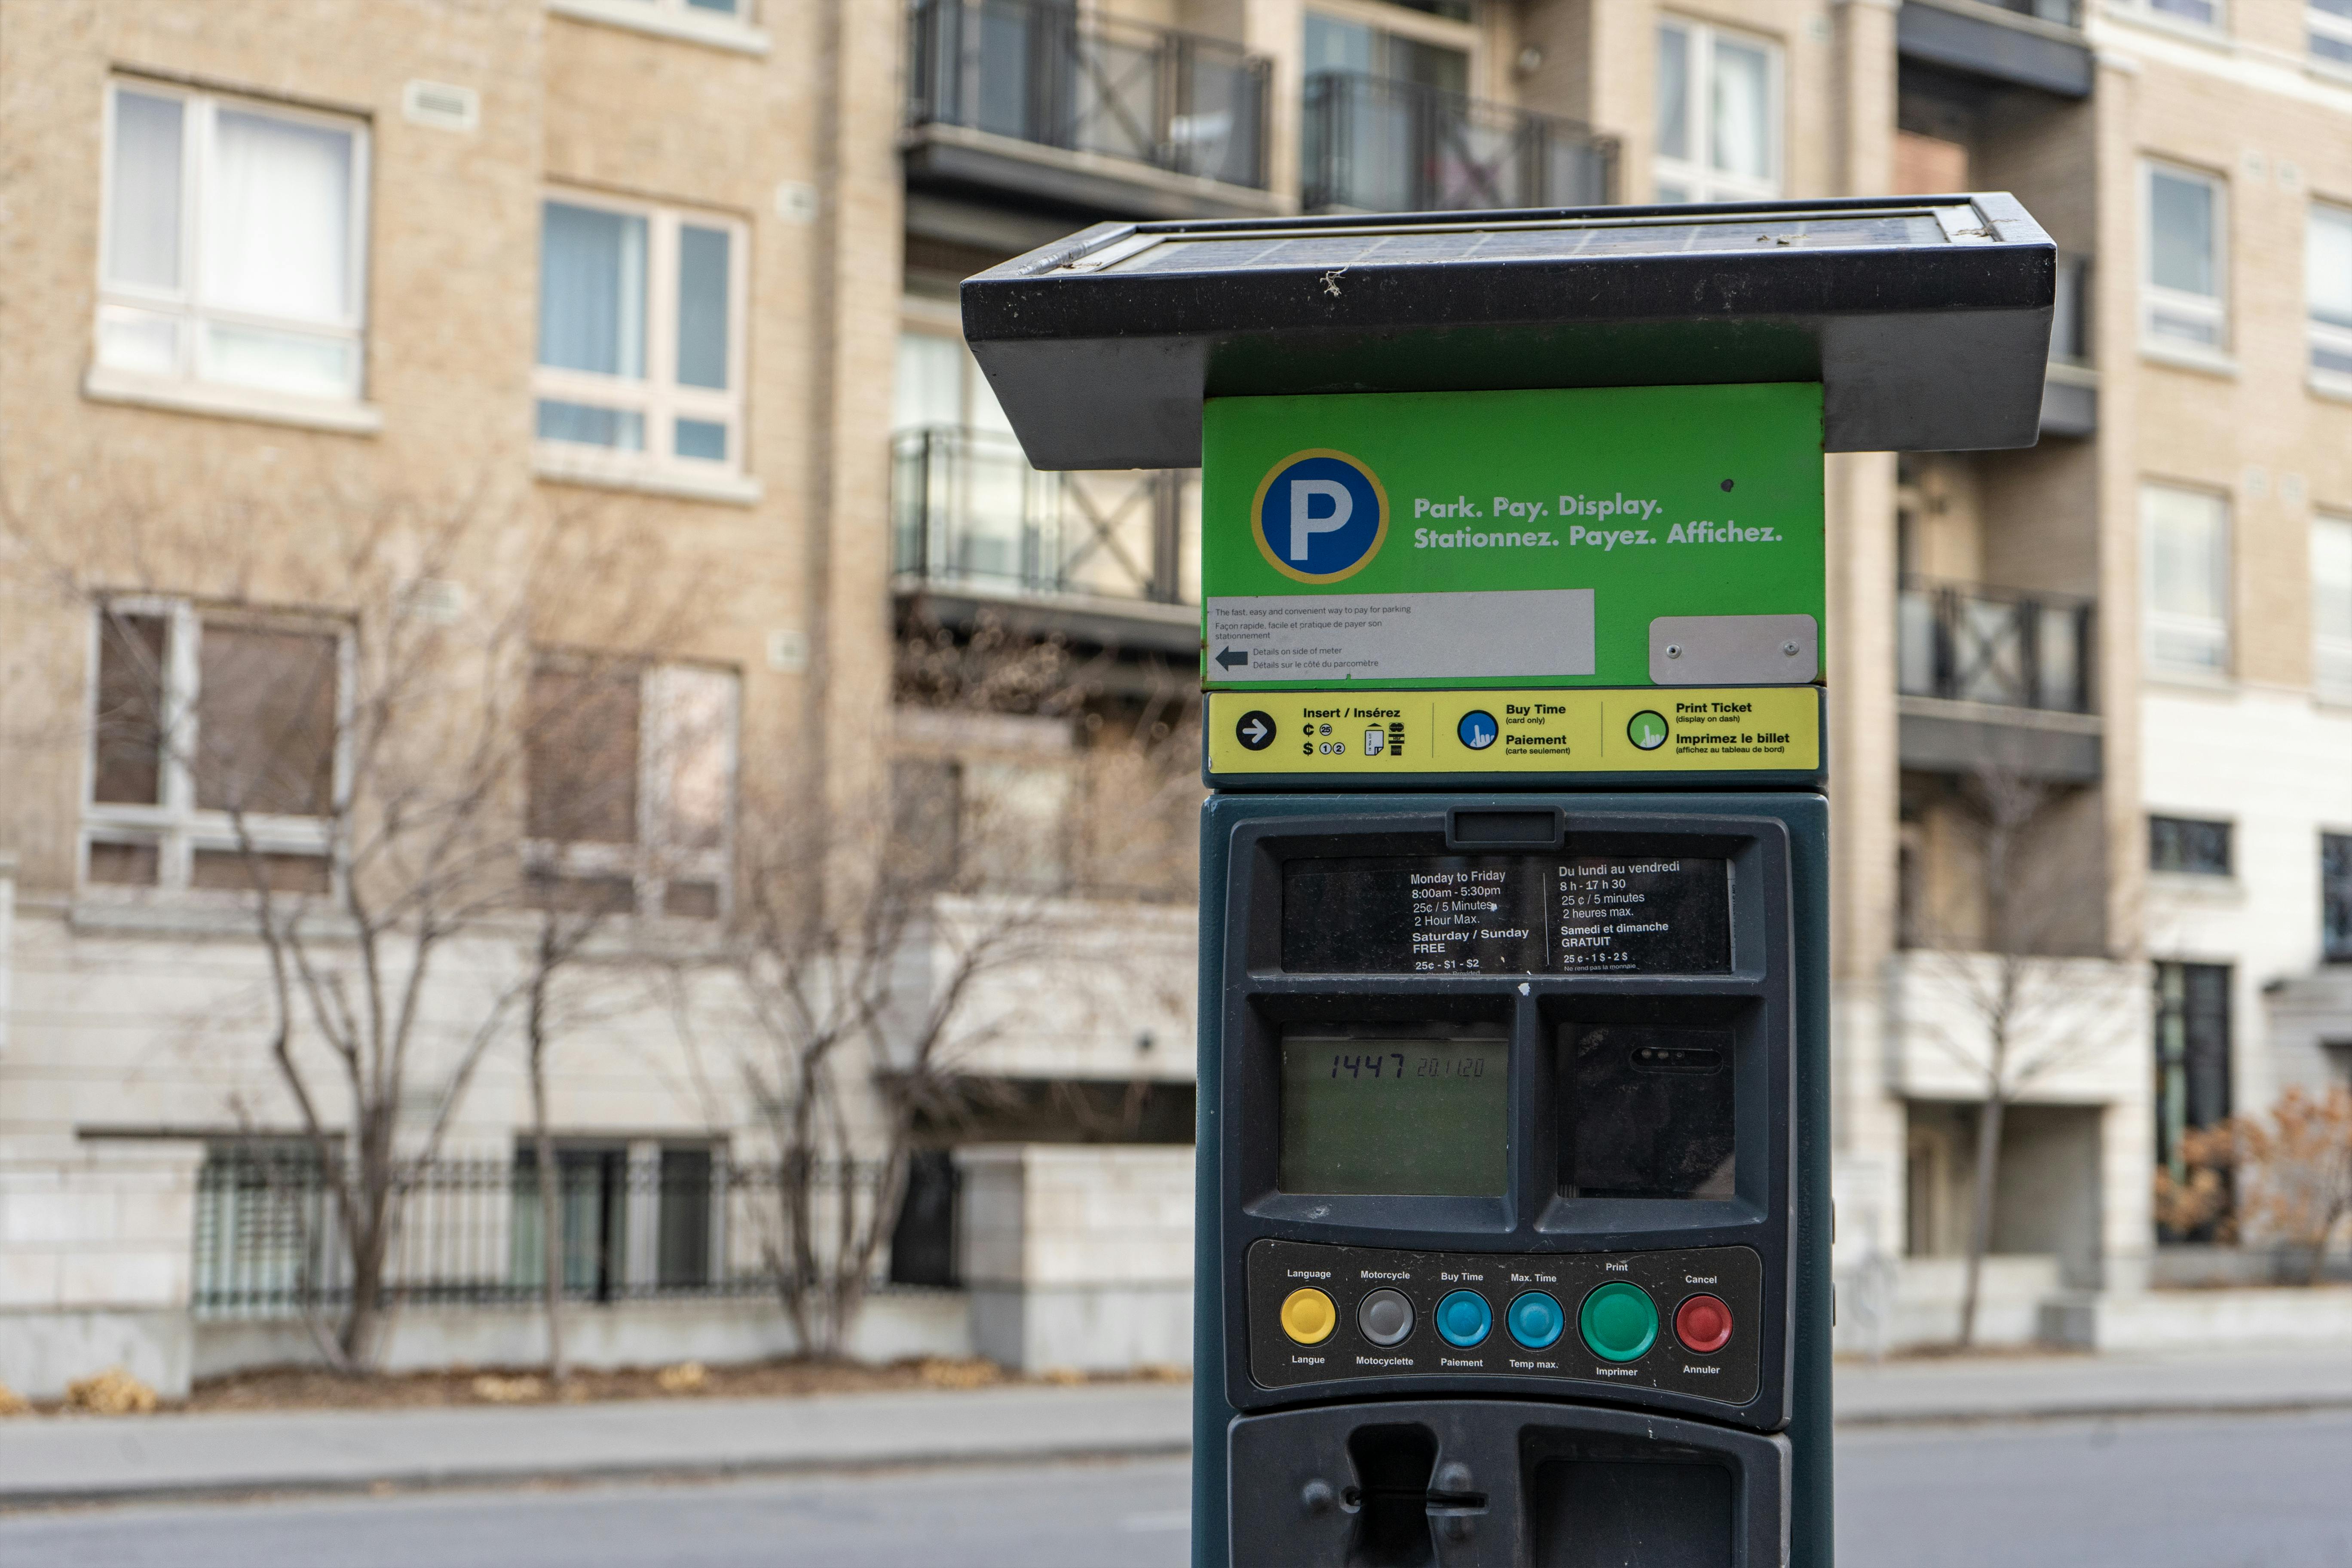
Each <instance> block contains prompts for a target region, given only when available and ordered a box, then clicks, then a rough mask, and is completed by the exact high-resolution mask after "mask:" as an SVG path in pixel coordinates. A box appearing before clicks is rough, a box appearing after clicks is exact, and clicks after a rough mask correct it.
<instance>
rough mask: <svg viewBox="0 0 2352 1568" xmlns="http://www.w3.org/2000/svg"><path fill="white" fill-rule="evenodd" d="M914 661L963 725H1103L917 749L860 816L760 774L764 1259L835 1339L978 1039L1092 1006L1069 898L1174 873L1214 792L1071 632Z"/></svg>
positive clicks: (1159, 709)
mask: <svg viewBox="0 0 2352 1568" xmlns="http://www.w3.org/2000/svg"><path fill="white" fill-rule="evenodd" d="M897 673H898V679H897V688H898V695H899V699H900V701H901V703H902V705H903V707H904V708H905V709H909V710H915V711H917V712H919V713H920V714H922V715H925V716H927V717H928V718H929V720H931V721H935V722H936V723H938V724H940V725H942V726H944V728H945V729H946V730H948V731H953V729H954V728H955V725H956V723H957V722H958V721H969V724H970V726H971V727H973V728H978V729H985V727H986V725H987V723H988V722H989V721H992V720H995V719H1001V718H1003V717H1005V716H1007V715H1012V716H1016V717H1023V718H1027V719H1030V720H1033V721H1034V720H1036V719H1041V718H1042V719H1045V720H1046V721H1050V722H1051V723H1052V724H1054V725H1058V726H1061V727H1064V728H1066V730H1067V731H1071V732H1073V733H1075V734H1077V735H1082V736H1087V737H1090V738H1091V739H1092V740H1093V741H1094V742H1096V743H1095V744H1093V745H1091V746H1087V747H1086V748H1083V749H1081V750H1078V751H1076V752H1073V753H1072V754H1071V755H1070V756H1068V757H1067V758H1066V759H1063V760H1062V761H1060V762H1055V760H1054V759H1052V758H1046V759H1042V760H1040V765H1036V766H1032V767H1027V768H1013V769H1010V770H1008V771H1007V772H1005V773H996V774H990V773H985V772H984V770H983V767H982V765H981V764H971V765H969V766H966V767H964V768H963V769H962V771H961V772H959V771H958V768H957V765H956V764H953V763H936V764H925V763H902V764H901V766H900V768H899V769H898V773H897V776H896V779H895V781H894V786H893V789H892V805H891V807H890V808H889V809H887V810H884V811H877V812H869V813H866V814H864V815H863V816H859V817H858V818H856V820H846V819H844V818H843V817H840V816H824V815H822V814H821V812H820V810H819V808H817V807H815V806H814V805H812V804H811V801H810V797H809V795H807V794H806V793H804V792H798V791H793V790H792V789H790V788H788V787H785V788H778V787H772V786H765V785H762V786H760V787H747V789H746V790H745V792H744V797H743V817H742V820H743V824H744V827H743V833H742V838H741V847H740V852H739V856H738V863H739V882H738V890H737V899H736V921H735V942H734V950H733V954H732V957H731V959H730V966H729V970H730V980H731V982H732V984H733V985H734V987H735V989H736V992H737V994H739V995H740V997H741V998H742V1001H743V1005H744V1011H745V1013H746V1014H747V1016H748V1018H749V1020H750V1024H751V1027H750V1028H749V1029H748V1030H747V1031H746V1032H745V1034H744V1037H743V1038H744V1048H743V1050H742V1051H741V1052H740V1056H739V1059H738V1063H737V1066H738V1070H739V1071H740V1074H741V1077H742V1079H743V1081H744V1083H745V1085H746V1086H747V1088H748V1090H749V1092H750V1095H751V1100H752V1102H753V1104H754V1106H755V1107H756V1108H757V1110H758V1112H759V1114H760V1116H761V1121H762V1123H763V1127H764V1130H765V1132H766V1135H767V1138H768V1140H769V1142H770V1143H771V1144H772V1150H773V1154H774V1158H775V1160H776V1162H777V1172H776V1176H777V1180H776V1184H775V1188H774V1202H773V1205H772V1213H771V1214H770V1215H769V1216H768V1223H767V1226H766V1234H765V1235H764V1236H763V1237H762V1240H761V1245H762V1248H763V1251H764V1253H765V1258H764V1263H765V1266H766V1268H767V1269H768V1271H769V1272H770V1274H771V1276H772V1279H774V1282H775V1286H776V1289H777V1291H778V1295H779V1298H780V1300H782V1304H783V1307H784V1309H785V1310H786V1312H787V1313H788V1315H789V1316H790V1318H791V1320H792V1322H793V1328H794V1331H795V1332H796V1333H797V1334H798V1336H799V1338H800V1342H801V1344H802V1345H803V1347H804V1349H805V1350H806V1352H808V1353H810V1354H812V1355H815V1356H819V1357H835V1356H839V1355H842V1354H844V1353H845V1352H846V1351H847V1348H848V1345H849V1342H850V1337H851V1334H852V1332H853V1331H854V1329H855V1326H856V1321H857V1317H858V1315H859V1312H860V1310H861V1309H862V1307H863V1305H864V1303H865V1300H866V1294H867V1291H868V1289H869V1288H870V1285H871V1283H872V1281H873V1279H874V1278H875V1276H876V1273H877V1265H878V1262H879V1258H880V1255H881V1251H882V1248H883V1247H884V1246H885V1245H886V1244H887V1240H888V1238H889V1236H890V1233H891V1230H892V1227H893V1226H894V1224H895V1222H896V1219H897V1216H898V1205H899V1203H900V1201H901V1199H902V1197H903V1194H904V1191H905V1185H906V1179H907V1169H908V1159H909V1153H910V1150H911V1148H912V1145H913V1142H914V1141H915V1138H916V1135H917V1132H918V1130H919V1126H920V1125H921V1124H922V1123H923V1121H925V1120H926V1119H947V1118H951V1117H952V1116H954V1115H955V1114H956V1113H957V1112H958V1110H960V1109H961V1107H962V1106H963V1105H964V1104H965V1103H966V1101H965V1100H964V1099H963V1098H962V1089H961V1087H960V1083H959V1079H960V1075H961V1074H962V1073H963V1072H964V1071H966V1070H967V1069H968V1068H969V1067H970V1064H971V1061H972V1058H973V1057H974V1055H975V1053H976V1052H978V1051H979V1050H980V1049H981V1047H983V1046H985V1045H986V1044H988V1043H989V1042H991V1041H992V1040H995V1039H998V1038H1000V1037H1003V1034H1004V1032H1005V1031H1006V1030H1008V1029H1009V1028H1013V1027H1017V1026H1021V1020H1022V1018H1023V1016H1024V1013H1023V1007H1024V1004H1034V1003H1035V1002H1037V1000H1038V999H1039V998H1040V997H1044V996H1049V995H1050V996H1053V997H1055V998H1056V1000H1055V1003H1054V1004H1052V1005H1056V1006H1064V1007H1066V1009H1067V1011H1068V1013H1069V1015H1070V1016H1087V1015H1088V1014H1090V1012H1091V1011H1092V1009H1093V1007H1094V1005H1096V1004H1095V1002H1094V1001H1093V999H1092V997H1091V994H1090V992H1089V977H1087V976H1086V975H1084V974H1081V973H1076V970H1077V968H1078V966H1076V965H1074V963H1073V962H1072V958H1073V954H1074V953H1075V952H1076V951H1077V950H1078V949H1079V948H1080V947H1081V946H1083V945H1084V943H1085V942H1086V940H1087V937H1088V936H1089V935H1090V934H1091V933H1090V932H1088V931H1087V930H1086V929H1085V928H1086V927H1087V926H1088V925H1089V923H1090V922H1092V921H1095V920H1096V919H1097V914H1096V912H1095V911H1093V910H1089V909H1088V908H1087V906H1086V905H1085V904H1084V903H1083V901H1081V900H1078V899H1076V898H1075V897H1074V895H1077V894H1080V893H1083V892H1084V891H1085V890H1087V886H1088V885H1089V884H1095V883H1097V881H1098V882H1099V883H1100V884H1106V885H1108V886H1109V887H1110V889H1111V890H1115V891H1116V892H1117V893H1118V894H1119V895H1120V896H1122V897H1126V898H1133V897H1135V896H1137V894H1138V893H1139V891H1140V890H1141V889H1142V887H1143V885H1144V884H1145V883H1147V882H1149V881H1150V879H1152V878H1153V877H1155V876H1162V877H1164V874H1165V868H1164V867H1160V866H1159V862H1160V860H1161V859H1163V858H1166V852H1165V849H1164V847H1163V846H1164V843H1165V842H1166V841H1167V840H1168V839H1169V837H1170V836H1169V835H1167V834H1165V833H1155V831H1154V830H1153V826H1152V825H1153V824H1154V823H1155V822H1160V821H1164V820H1165V819H1169V818H1172V817H1178V816H1184V815H1187V812H1186V808H1187V807H1188V806H1189V805H1191V804H1192V802H1196V801H1197V798H1198V785H1197V784H1194V783H1190V782H1189V781H1188V780H1187V778H1186V777H1185V775H1186V774H1187V773H1189V768H1185V767H1180V766H1176V765H1171V759H1175V758H1180V757H1181V759H1182V760H1183V761H1184V762H1185V763H1189V761H1190V756H1191V751H1190V747H1191V746H1192V745H1193V744H1195V743H1196V742H1197V736H1196V732H1195V731H1192V730H1191V729H1190V728H1189V723H1190V721H1189V719H1188V717H1187V714H1186V711H1185V710H1184V708H1183V705H1182V703H1181V700H1177V699H1173V698H1171V699H1170V700H1166V701H1162V702H1160V703H1158V704H1152V703H1146V704H1144V705H1142V706H1141V707H1140V709H1139V710H1136V711H1134V712H1128V713H1125V714H1123V716H1122V717H1121V718H1120V719H1119V720H1118V721H1115V722H1111V723H1108V724H1106V723H1105V722H1103V721H1102V720H1101V716H1100V713H1099V710H1098V708H1090V703H1091V701H1092V699H1093V698H1094V697H1095V695H1096V694H1097V691H1098V688H1097V684H1096V682H1095V679H1094V672H1093V671H1092V670H1091V669H1089V668H1087V667H1085V666H1082V665H1080V664H1079V663H1078V662H1077V661H1076V660H1075V659H1073V658H1071V657H1070V656H1069V655H1068V653H1067V652H1066V650H1065V649H1063V648H1061V647H1059V646H1057V645H1055V644H1052V643H1040V642H1034V641H1030V640H1027V639H1024V638H1020V637H1013V636H1010V635H1007V634H1003V633H1002V632H1001V631H999V630H997V629H995V628H992V627H983V628H982V630H981V632H980V633H979V634H978V635H976V636H974V637H970V638H954V637H947V636H946V635H945V634H938V633H918V634H917V635H916V636H914V637H910V638H908V640H907V641H906V642H905V643H904V644H903V645H902V647H901V648H900V650H899V664H898V672H897ZM1089 719H1094V720H1095V721H1096V722H1094V723H1093V724H1092V725H1089V723H1088V721H1089ZM1107 730H1108V733H1106V732H1105V731H1107ZM989 765H990V766H993V765H994V764H989ZM1188 797H1189V798H1188ZM1113 819H1116V820H1117V821H1118V822H1119V823H1123V824H1125V825H1126V826H1125V828H1124V830H1122V829H1120V828H1118V827H1115V826H1112V821H1113ZM1178 841H1181V838H1180V839H1179V840H1178ZM1103 846H1116V847H1117V849H1116V851H1115V852H1110V853H1105V854H1102V855H1100V856H1096V855H1095V854H1094V853H1093V851H1092V850H1091V849H1090V848H1089V847H1103ZM1184 849H1185V851H1186V853H1185V854H1184V855H1183V856H1182V860H1183V861H1184V862H1185V863H1186V864H1187V865H1189V861H1190V854H1189V849H1190V845H1189V843H1185V844H1184ZM1089 868H1091V869H1092V871H1093V873H1094V874H1092V875H1090V874H1089ZM1128 978H1129V980H1130V982H1131V981H1132V978H1133V977H1132V976H1131V975H1130V976H1129V977H1128ZM681 1016H682V1015H681Z"/></svg>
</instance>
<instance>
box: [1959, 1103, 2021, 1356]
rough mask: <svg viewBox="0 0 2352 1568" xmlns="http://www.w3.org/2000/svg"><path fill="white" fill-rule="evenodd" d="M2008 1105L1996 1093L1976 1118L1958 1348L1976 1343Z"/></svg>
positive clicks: (1965, 1347) (1964, 1347)
mask: <svg viewBox="0 0 2352 1568" xmlns="http://www.w3.org/2000/svg"><path fill="white" fill-rule="evenodd" d="M2008 1105H2009V1102H2008V1100H2005V1099H2004V1098H2003V1097H2002V1096H2000V1095H1999V1094H1991V1095H1988V1096H1986V1098H1985V1102H1984V1110H1983V1111H1982V1113H1981V1114H1980V1115H1979V1117H1978V1118H1977V1169H1976V1179H1975V1181H1974V1183H1973V1186H1974V1187H1975V1189H1976V1190H1975V1193H1974V1194H1973V1201H1972V1202H1971V1204H1970V1207H1969V1268H1968V1279H1967V1282H1966V1283H1965V1284H1963V1285H1962V1286H1961V1288H1960V1339H1959V1342H1960V1348H1961V1349H1963V1350H1965V1349H1967V1348H1968V1347H1969V1346H1970V1345H1972V1344H1974V1343H1976V1338H1977V1301H1978V1299H1979V1296H1980V1294H1981V1293H1982V1290H1983V1286H1984V1260H1985V1253H1986V1251H1987V1250H1988V1249H1989V1248H1990V1247H1991V1245H1992V1200H1993V1192H1994V1189H1995V1184H1996V1182H1997V1180H1998V1178H1999V1177H2000V1122H2001V1114H2002V1112H2003V1111H2005V1110H2007V1109H2008Z"/></svg>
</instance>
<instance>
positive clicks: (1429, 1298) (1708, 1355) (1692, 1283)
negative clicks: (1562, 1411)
mask: <svg viewBox="0 0 2352 1568" xmlns="http://www.w3.org/2000/svg"><path fill="white" fill-rule="evenodd" d="M1248 1278H1249V1347H1250V1372H1251V1376H1252V1379H1253V1381H1255V1383H1256V1384H1258V1386H1259V1387H1261V1388H1296V1387H1298V1386H1300V1385H1302V1384H1322V1383H1333V1382H1347V1381H1350V1380H1353V1379H1359V1378H1368V1377H1396V1376H1401V1375H1402V1376H1427V1377H1443V1378H1447V1379H1460V1380H1465V1381H1468V1382H1471V1383H1473V1384H1483V1383H1486V1382H1487V1381H1488V1380H1490V1379H1491V1380H1496V1381H1500V1380H1506V1379H1508V1380H1513V1381H1520V1380H1526V1379H1538V1380H1541V1381H1544V1382H1567V1383H1576V1382H1582V1383H1597V1384H1620V1385H1631V1386H1633V1387H1636V1388H1654V1389H1662V1390H1665V1391H1668V1392H1671V1393H1675V1394H1691V1395H1695V1396H1696V1397H1698V1398H1702V1399H1711V1400H1719V1401H1721V1402H1723V1403H1724V1404H1727V1405H1745V1404H1747V1403H1748V1401H1749V1400H1751V1399H1753V1398H1755V1397H1756V1393H1757V1384H1758V1376H1759V1352H1760V1349H1761V1345H1760V1339H1761V1335H1760V1333H1759V1324H1761V1323H1762V1321H1763V1264H1762V1261H1761V1259H1759V1258H1758V1257H1757V1255H1756V1253H1755V1252H1754V1251H1752V1250H1751V1249H1749V1248H1748V1247H1692V1248H1687V1249H1680V1250H1675V1251H1669V1252H1625V1253H1608V1252H1584V1253H1537V1254H1518V1253H1460V1252H1443V1253H1441V1252H1403V1251H1399V1250H1395V1249H1393V1248H1389V1247H1325V1246H1320V1245H1318V1244H1316V1243H1312V1242H1302V1241H1279V1240H1275V1239H1272V1238H1265V1239H1261V1240H1259V1241H1257V1242H1256V1243H1255V1244H1253V1245H1252V1246H1251V1247H1250V1249H1249V1254H1248ZM1308 1290H1313V1291H1315V1292H1317V1293H1318V1294H1324V1295H1326V1296H1327V1297H1328V1300H1330V1301H1332V1302H1333V1303H1334V1313H1333V1315H1334V1316H1335V1318H1336V1319H1337V1323H1336V1326H1335V1328H1334V1331H1331V1332H1330V1333H1328V1335H1326V1336H1325V1337H1323V1338H1322V1339H1321V1340H1319V1341H1318V1342H1315V1343H1313V1344H1305V1343H1301V1342H1299V1341H1298V1340H1297V1337H1296V1336H1295V1335H1293V1334H1289V1333H1286V1332H1285V1328H1286V1325H1287V1324H1288V1322H1289V1321H1290V1318H1291V1310H1290V1309H1289V1307H1288V1306H1287V1305H1286V1303H1288V1302H1290V1301H1292V1300H1296V1298H1297V1296H1298V1295H1299V1294H1302V1293H1304V1292H1306V1291H1308ZM1400 1302H1401V1303H1402V1304H1401V1305H1400ZM1376 1333H1377V1334H1378V1335H1379V1336H1380V1337H1375V1334H1376ZM1391 1336H1392V1337H1391ZM1710 1341H1711V1342H1712V1343H1711V1344H1709V1342H1710ZM1702 1345H1706V1346H1707V1348H1705V1349H1702V1348H1700V1347H1701V1346H1702Z"/></svg>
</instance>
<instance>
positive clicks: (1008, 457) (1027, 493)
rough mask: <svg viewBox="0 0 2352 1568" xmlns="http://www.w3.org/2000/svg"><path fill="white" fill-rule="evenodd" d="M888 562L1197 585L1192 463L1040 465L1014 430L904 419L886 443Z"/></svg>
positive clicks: (1167, 589)
mask: <svg viewBox="0 0 2352 1568" xmlns="http://www.w3.org/2000/svg"><path fill="white" fill-rule="evenodd" d="M893 457H894V466H895V472H894V474H893V476H892V483H891V510H892V513H893V531H894V533H895V534H896V536H897V537H896V541H895V543H894V547H893V554H894V557H895V560H894V568H895V570H897V571H898V573H900V574H902V575H906V576H912V577H920V578H922V579H924V580H926V581H928V582H933V583H939V584H962V585H966V586H970V587H974V588H981V589H996V590H999V591H1003V592H1007V593H1015V594H1083V595H1092V596H1095V597H1099V598H1108V599H1140V600H1145V601H1149V602H1151V603H1155V604H1163V605H1170V604H1183V603H1187V602H1191V601H1192V600H1194V599H1197V597H1198V596H1199V584H1198V566H1197V564H1196V563H1197V562H1198V560H1199V509H1200V493H1199V478H1200V476H1199V474H1198V472H1197V471H1196V470H1192V469H1175V468H1160V469H1129V470H1122V471H1118V472H1078V473H1041V472H1039V471H1038V470H1036V469H1035V468H1031V467H1030V466H1029V459H1028V458H1026V457H1024V455H1023V454H1022V450H1021V445H1020V443H1019V442H1017V441H1015V440H1014V439H1013V437H1009V436H998V435H994V434H992V433H990V432H987V431H981V430H965V429H959V428H955V427H951V426H940V427H937V428H932V429H923V430H908V431H906V432H904V433H902V434H901V435H900V436H899V437H898V440H897V443H896V445H895V447H894V448H893Z"/></svg>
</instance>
